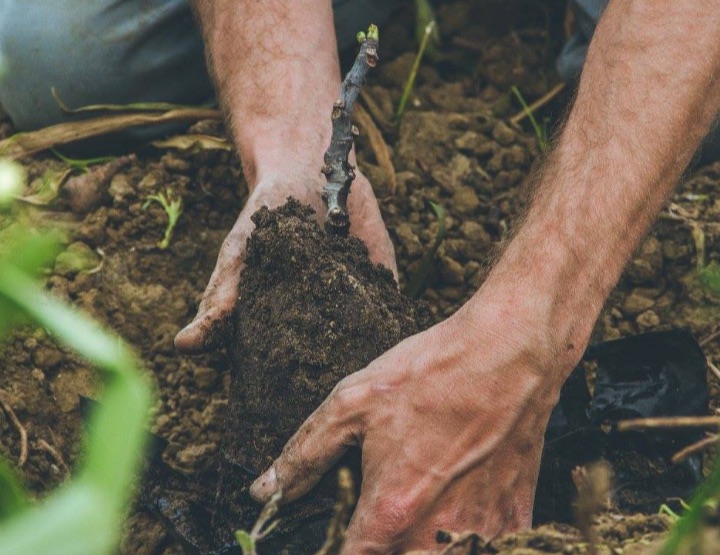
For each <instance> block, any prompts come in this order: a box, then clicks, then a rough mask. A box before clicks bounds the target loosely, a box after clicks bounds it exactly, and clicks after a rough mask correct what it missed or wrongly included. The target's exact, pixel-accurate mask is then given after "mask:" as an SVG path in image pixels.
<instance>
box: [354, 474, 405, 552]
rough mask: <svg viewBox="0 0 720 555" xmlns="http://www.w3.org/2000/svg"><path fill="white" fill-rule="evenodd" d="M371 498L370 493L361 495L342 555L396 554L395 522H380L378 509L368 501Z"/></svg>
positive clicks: (396, 536) (396, 535)
mask: <svg viewBox="0 0 720 555" xmlns="http://www.w3.org/2000/svg"><path fill="white" fill-rule="evenodd" d="M364 484H365V482H363V485H364ZM370 497H371V494H369V493H362V492H361V493H360V499H359V501H358V504H357V506H356V507H355V512H354V513H353V516H352V519H351V521H350V526H348V529H347V532H346V534H345V541H344V542H343V545H342V548H341V549H340V555H387V554H389V553H395V552H396V549H395V548H396V547H397V545H395V543H396V541H395V540H396V539H397V538H398V533H397V530H396V529H395V530H393V529H390V528H391V527H393V526H395V522H385V521H382V520H378V518H377V516H376V514H375V513H376V509H377V507H375V506H373V505H375V504H374V503H372V502H369V501H368V499H369V498H370ZM391 520H392V519H391Z"/></svg>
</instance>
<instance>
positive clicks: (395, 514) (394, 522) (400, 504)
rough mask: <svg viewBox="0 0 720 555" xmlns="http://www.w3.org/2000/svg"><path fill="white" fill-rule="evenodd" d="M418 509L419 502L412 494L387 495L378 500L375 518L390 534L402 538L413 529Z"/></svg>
mask: <svg viewBox="0 0 720 555" xmlns="http://www.w3.org/2000/svg"><path fill="white" fill-rule="evenodd" d="M417 508H418V503H417V500H416V499H415V498H414V496H412V495H410V494H394V495H387V496H384V497H382V498H381V499H379V500H378V502H377V506H376V508H375V516H376V519H377V520H378V521H379V522H380V523H381V525H382V527H383V528H385V529H386V530H387V531H388V533H391V534H392V535H393V536H400V535H402V534H404V533H405V532H406V531H407V530H409V529H410V528H411V527H412V525H413V522H414V521H415V519H416V514H415V513H416V511H417Z"/></svg>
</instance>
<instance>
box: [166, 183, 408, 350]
mask: <svg viewBox="0 0 720 555" xmlns="http://www.w3.org/2000/svg"><path fill="white" fill-rule="evenodd" d="M323 181H324V180H323V179H322V176H320V175H319V174H318V177H317V178H310V179H307V180H306V181H305V182H304V183H301V182H298V181H290V180H287V179H278V178H271V179H266V180H265V181H260V182H259V183H258V184H257V185H256V186H255V188H254V189H253V190H252V193H251V194H250V196H249V197H248V200H247V202H246V203H245V206H244V207H243V209H242V211H241V212H240V216H239V217H238V219H237V221H236V222H235V225H234V226H233V228H232V230H231V231H230V233H229V234H228V236H227V237H226V239H225V241H224V242H223V245H222V247H221V248H220V254H219V255H218V259H217V264H216V265H215V270H214V271H213V273H212V276H211V277H210V282H209V283H208V286H207V288H206V289H205V293H204V294H203V297H202V301H201V302H200V306H199V307H198V312H197V315H196V316H195V318H194V319H193V321H192V322H191V323H190V324H188V325H187V326H186V327H185V328H184V329H182V330H181V331H180V332H179V333H178V334H177V336H176V337H175V347H176V348H177V349H178V350H179V351H181V352H183V353H199V352H204V351H206V350H208V349H212V348H214V347H217V346H218V345H219V344H220V342H221V340H222V337H223V335H224V331H225V326H226V325H227V322H228V318H229V317H230V315H231V314H232V312H233V310H234V308H235V303H236V301H237V298H238V287H239V286H240V275H241V273H242V270H243V267H244V264H245V263H244V259H245V243H246V241H247V238H248V237H249V236H250V233H252V230H253V229H254V227H255V224H253V222H252V221H251V219H250V217H251V216H252V215H253V214H254V213H255V212H256V211H257V210H259V209H260V208H261V207H262V206H268V207H270V208H275V207H277V206H280V205H282V204H283V203H285V201H286V200H287V198H288V197H289V196H293V197H295V198H296V199H297V200H299V201H300V202H301V203H303V204H308V205H310V206H311V207H312V208H314V209H315V212H316V214H317V217H318V218H322V217H324V215H325V207H324V205H323V201H322V198H321V192H322V186H323ZM348 209H349V211H350V221H351V223H350V233H351V234H352V235H355V236H356V237H359V238H360V239H362V240H363V241H364V242H365V244H366V245H367V247H368V250H369V251H370V259H371V260H372V261H373V262H376V263H379V264H383V265H384V266H386V267H387V268H389V269H390V270H392V272H393V274H395V276H396V277H397V266H396V263H395V250H394V248H393V245H392V242H391V241H390V236H389V235H388V232H387V229H386V228H385V224H384V223H383V221H382V217H381V215H380V209H379V207H378V205H377V201H376V199H375V195H374V193H373V191H372V187H371V185H370V182H369V181H368V180H367V179H366V178H365V177H364V176H363V175H362V174H361V173H359V172H358V173H357V176H356V178H355V181H354V182H353V185H352V187H351V190H350V196H349V197H348Z"/></svg>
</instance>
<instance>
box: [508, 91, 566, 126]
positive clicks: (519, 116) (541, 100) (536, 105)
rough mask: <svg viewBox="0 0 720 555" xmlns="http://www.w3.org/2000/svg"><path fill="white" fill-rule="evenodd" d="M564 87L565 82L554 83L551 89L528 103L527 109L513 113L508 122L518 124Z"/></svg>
mask: <svg viewBox="0 0 720 555" xmlns="http://www.w3.org/2000/svg"><path fill="white" fill-rule="evenodd" d="M564 88H565V83H558V84H557V85H555V86H554V87H553V88H552V89H550V90H549V91H548V92H546V93H545V94H544V95H542V96H541V97H540V98H538V99H537V100H536V101H535V102H533V103H532V104H530V105H529V106H528V109H527V110H522V111H520V112H518V113H517V114H515V115H514V116H513V117H511V118H510V123H513V124H515V125H517V124H519V123H520V122H521V121H522V120H524V119H525V118H526V117H527V116H528V113H530V114H532V113H533V112H535V111H536V110H539V109H540V108H542V107H543V106H545V104H547V103H548V102H550V101H551V100H552V99H553V98H555V97H556V96H557V95H558V94H560V93H561V92H562V91H563V89H564Z"/></svg>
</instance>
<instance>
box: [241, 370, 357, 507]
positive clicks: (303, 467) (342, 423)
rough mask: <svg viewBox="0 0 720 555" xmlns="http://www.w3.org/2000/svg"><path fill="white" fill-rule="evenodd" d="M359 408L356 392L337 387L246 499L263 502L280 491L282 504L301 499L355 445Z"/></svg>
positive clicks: (289, 442) (303, 425)
mask: <svg viewBox="0 0 720 555" xmlns="http://www.w3.org/2000/svg"><path fill="white" fill-rule="evenodd" d="M362 406H363V405H362V402H361V399H360V397H359V395H358V394H357V391H356V390H353V389H350V388H344V387H343V386H342V382H341V383H340V384H338V387H336V388H335V390H334V391H333V392H332V393H331V394H330V396H329V397H328V398H327V399H326V400H325V401H324V402H323V404H322V405H320V407H319V408H318V409H317V410H316V411H315V412H314V413H313V414H312V415H310V417H309V418H308V419H307V420H306V421H305V422H304V423H303V424H302V426H300V429H299V430H298V431H297V433H296V434H295V435H294V436H293V437H292V438H290V440H289V441H288V443H287V445H285V448H284V449H283V451H282V453H281V455H280V456H279V457H278V458H277V459H276V460H275V462H274V463H273V465H272V466H271V467H270V468H269V469H268V470H267V471H266V472H265V473H264V474H263V475H262V476H260V477H259V478H258V479H257V480H255V482H254V483H253V484H252V486H250V495H252V496H253V497H254V498H255V500H256V501H260V502H266V501H267V500H268V499H270V497H271V496H272V495H273V494H274V493H275V492H276V491H278V489H279V488H282V494H283V499H282V500H283V502H284V503H286V502H290V501H294V500H296V499H298V498H299V497H302V496H303V495H305V494H306V493H307V492H308V491H310V490H311V489H312V488H313V487H314V486H315V485H316V484H317V483H318V482H319V481H320V478H322V476H323V474H325V473H326V472H327V471H328V470H330V468H332V466H333V465H334V464H335V463H336V462H337V461H338V459H339V458H340V457H342V455H343V454H344V453H345V451H347V448H348V447H350V446H351V445H357V444H359V442H360V438H359V435H360V428H361V427H360V418H361V410H362Z"/></svg>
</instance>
